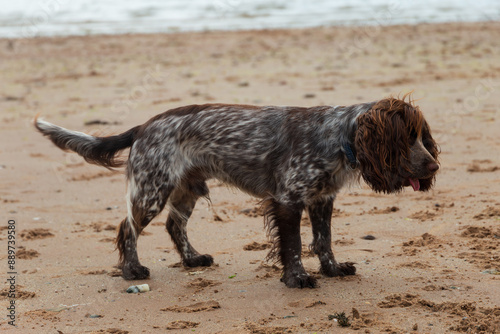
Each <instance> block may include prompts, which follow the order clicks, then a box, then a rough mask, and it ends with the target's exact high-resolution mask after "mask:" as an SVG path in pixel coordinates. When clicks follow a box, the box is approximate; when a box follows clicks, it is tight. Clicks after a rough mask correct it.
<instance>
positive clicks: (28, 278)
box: [0, 22, 500, 333]
mask: <svg viewBox="0 0 500 334" xmlns="http://www.w3.org/2000/svg"><path fill="white" fill-rule="evenodd" d="M499 41H500V23H495V22H493V23H475V24H438V25H420V26H393V27H375V28H316V29H304V30H278V31H249V32H213V33H182V34H171V35H161V34H156V35H155V34H153V35H131V36H127V35H125V36H93V37H62V38H37V39H30V40H0V57H1V62H0V73H1V90H0V116H1V120H2V121H1V123H0V129H1V131H0V189H1V190H0V201H1V206H2V217H3V218H2V220H3V222H2V226H3V227H2V230H1V232H0V239H1V244H2V246H1V248H0V249H1V251H0V257H1V260H2V268H4V269H3V270H4V272H6V267H7V259H6V257H7V251H6V249H7V246H6V243H7V240H6V238H7V232H6V230H5V228H4V227H5V226H7V219H8V218H13V219H15V221H16V229H17V232H18V233H17V245H18V246H19V251H18V259H17V268H16V269H17V270H18V272H19V276H18V282H17V283H18V286H17V288H18V293H19V296H18V300H17V324H18V330H17V332H19V333H164V332H166V331H167V329H168V330H169V331H170V332H179V333H188V332H193V331H194V332H197V333H314V332H317V333H354V332H360V333H382V332H383V333H386V332H389V333H408V332H416V333H445V332H453V331H457V332H468V333H476V332H486V333H498V332H500V276H498V271H495V270H500V256H499V254H500V250H499V249H500V245H499V243H500V239H499V237H500V227H499V219H500V155H499V152H500V134H499V129H500V126H499V125H500V113H499V107H498V106H499V105H500V93H499V91H500V42H499ZM409 90H414V97H415V98H416V99H418V104H419V105H420V107H421V108H422V110H423V111H424V113H425V115H426V117H427V120H428V121H429V123H430V124H431V127H432V130H433V134H434V136H435V138H436V139H437V141H438V142H439V144H440V145H441V149H442V154H441V156H440V158H441V163H442V166H441V170H440V173H439V175H438V179H437V185H436V188H435V189H434V190H433V191H431V192H429V193H415V192H413V191H411V189H410V188H408V189H407V190H406V191H405V192H404V193H402V194H399V195H382V194H374V193H373V192H371V191H370V190H369V189H368V188H367V186H366V185H364V184H362V185H360V186H359V187H353V188H351V189H345V190H344V191H342V193H341V194H340V195H339V196H338V200H337V201H336V203H335V207H336V209H337V211H336V212H335V214H334V218H333V227H332V230H333V236H334V245H333V247H334V252H335V254H336V257H337V259H339V261H352V262H356V263H357V268H358V273H357V275H356V276H354V277H347V278H326V277H321V276H319V275H318V271H317V269H318V261H317V259H316V258H314V257H312V256H310V255H309V253H308V252H307V245H308V244H309V242H310V241H311V232H310V228H309V223H308V221H307V219H306V218H304V220H303V229H302V235H303V244H304V264H305V267H306V269H307V270H309V271H310V272H312V273H315V274H316V275H318V276H319V284H320V287H319V288H318V289H305V290H298V289H288V288H286V287H285V285H284V284H283V283H281V282H280V281H279V277H280V271H279V269H278V268H276V267H273V266H272V264H268V263H265V262H263V259H264V257H265V255H266V252H267V250H266V247H267V246H266V236H265V232H264V230H263V223H262V217H260V216H259V213H258V210H253V209H254V208H256V207H257V200H256V199H253V198H251V197H249V196H247V195H245V194H242V193H240V192H238V191H236V190H234V189H228V188H226V187H225V186H223V185H221V184H219V183H217V182H211V198H212V202H213V206H211V207H210V206H209V205H208V204H207V203H206V202H204V201H200V202H199V204H198V206H197V208H196V210H195V212H194V214H193V217H192V218H191V220H190V223H189V225H188V228H189V233H190V237H191V240H192V242H193V244H194V245H195V247H196V248H197V249H198V250H200V251H201V252H206V253H210V254H212V255H213V256H214V258H215V262H216V265H214V266H212V267H210V268H196V269H194V270H186V269H184V268H181V267H179V266H178V265H176V263H178V261H179V258H178V255H177V254H176V252H175V251H174V249H173V245H172V243H171V241H170V239H169V237H168V235H167V233H166V232H165V228H164V221H165V219H166V212H164V213H162V215H161V216H159V217H158V218H156V219H155V220H154V221H153V223H152V224H151V225H150V226H149V227H148V228H147V229H146V233H145V234H144V235H143V236H141V237H140V239H139V255H140V258H141V261H142V263H143V264H144V265H146V266H148V267H149V268H150V269H151V273H152V275H151V278H150V279H149V280H146V281H140V282H139V281H138V282H127V281H124V280H123V279H122V278H121V277H117V276H116V275H117V271H116V269H115V268H114V265H115V264H116V262H117V256H118V254H117V252H116V251H114V246H113V238H114V236H115V228H116V226H117V224H118V223H119V221H120V220H121V219H122V218H123V217H124V216H125V214H126V206H125V200H124V194H125V183H124V176H123V175H122V174H120V173H111V172H109V171H107V170H105V169H103V168H100V167H96V166H91V165H88V164H86V163H84V162H83V160H82V159H81V158H79V157H78V156H76V155H74V154H70V153H64V152H62V151H60V150H59V149H57V148H56V147H54V146H53V145H52V144H51V143H50V142H49V141H47V140H46V139H44V138H42V136H41V135H40V134H39V133H37V132H35V131H34V128H33V127H32V125H31V123H30V122H31V120H32V118H33V117H34V115H35V114H36V113H41V114H42V115H43V117H44V118H45V119H47V120H49V121H51V122H54V123H57V124H60V125H62V126H65V127H68V128H71V129H75V130H79V131H84V132H88V133H94V134H111V133H119V132H122V131H124V130H127V129H129V128H130V127H132V126H135V125H137V124H140V123H142V122H145V121H146V120H147V119H149V118H150V117H151V116H153V115H155V114H157V113H159V112H162V111H164V110H167V109H169V108H172V107H177V106H181V105H186V104H193V103H206V102H227V103H249V104H259V105H271V104H277V105H300V106H312V105H320V104H332V105H336V104H342V105H345V104H353V103H357V102H361V101H372V100H376V99H380V98H383V97H386V96H388V95H390V94H398V93H404V92H407V91H409ZM88 122H91V123H93V124H94V125H85V124H86V123H87V124H89V123H88ZM99 123H100V124H99ZM365 235H373V236H374V237H375V240H365V239H362V237H363V236H365ZM21 247H23V248H22V249H21ZM495 273H497V274H496V275H495ZM139 283H148V284H149V285H150V287H151V291H149V292H146V293H142V294H135V295H134V294H127V293H125V292H124V291H125V289H126V288H127V287H128V286H130V285H132V284H139ZM6 287H7V286H5V287H4V288H6ZM5 291H6V290H5V289H4V290H2V293H1V294H0V305H1V306H2V309H4V307H6V306H7V305H8V300H7V297H6V296H5ZM337 312H345V313H346V315H347V316H348V317H349V318H350V321H351V323H352V325H351V327H346V328H341V327H339V326H338V323H337V322H336V321H335V320H330V318H331V316H330V315H333V314H334V313H337ZM5 314H6V311H5V309H4V311H3V313H2V315H0V318H1V319H2V322H1V324H0V331H6V332H14V331H13V329H12V328H11V326H9V325H7V318H6V317H5ZM329 316H330V317H329Z"/></svg>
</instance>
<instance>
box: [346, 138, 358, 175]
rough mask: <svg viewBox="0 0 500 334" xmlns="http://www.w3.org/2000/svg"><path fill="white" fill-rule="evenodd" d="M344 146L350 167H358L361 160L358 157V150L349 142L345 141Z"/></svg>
mask: <svg viewBox="0 0 500 334" xmlns="http://www.w3.org/2000/svg"><path fill="white" fill-rule="evenodd" d="M343 148H344V153H345V155H346V157H347V160H349V167H351V169H356V168H358V166H359V161H358V160H357V159H356V151H355V150H353V148H352V147H351V145H350V144H349V143H344V145H343Z"/></svg>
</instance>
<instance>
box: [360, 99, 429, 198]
mask: <svg viewBox="0 0 500 334" xmlns="http://www.w3.org/2000/svg"><path fill="white" fill-rule="evenodd" d="M422 121H423V116H422V113H421V112H420V111H419V110H418V108H415V107H413V106H412V105H410V104H409V103H407V102H405V101H403V100H399V99H395V98H388V99H384V100H381V101H379V102H377V103H376V104H375V105H374V106H373V107H372V108H371V109H370V110H369V111H368V112H366V113H365V114H363V115H360V116H359V117H358V119H357V124H358V129H357V132H356V138H355V147H356V151H357V153H358V157H357V158H358V161H359V162H360V169H361V175H362V176H363V179H364V180H365V181H366V183H368V185H370V187H371V188H372V189H373V190H374V191H376V192H384V193H392V192H398V191H400V190H402V188H403V182H404V180H403V179H402V178H401V176H400V175H401V173H400V171H401V170H407V171H410V167H411V166H410V161H409V155H410V136H409V135H408V134H409V132H410V131H411V129H415V130H417V129H421V126H422ZM417 131H419V130H417Z"/></svg>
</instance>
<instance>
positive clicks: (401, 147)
mask: <svg viewBox="0 0 500 334" xmlns="http://www.w3.org/2000/svg"><path fill="white" fill-rule="evenodd" d="M35 126H36V128H37V129H38V130H39V131H40V132H41V133H43V135H45V136H47V137H48V138H49V139H50V140H51V141H52V142H53V143H54V144H55V145H57V146H58V147H59V148H61V149H63V150H71V151H75V152H76V153H78V154H79V155H81V156H82V157H83V158H85V160H86V161H88V162H90V163H93V164H97V165H101V166H104V167H107V168H116V167H122V166H126V175H127V181H128V191H127V209H128V214H127V217H126V218H125V219H124V220H123V221H122V222H121V224H120V227H119V232H118V236H117V238H116V246H117V248H118V250H119V253H120V266H121V268H122V270H123V278H125V279H127V280H135V279H144V278H147V277H149V269H148V268H146V267H144V266H142V265H141V264H140V262H139V258H138V255H137V238H138V236H139V234H140V233H141V231H142V230H143V229H144V228H145V227H146V226H147V225H148V224H149V222H151V220H152V219H153V218H154V217H156V216H157V215H158V214H159V213H160V212H161V211H162V210H163V208H164V207H165V205H166V204H167V203H168V205H169V207H170V212H169V216H168V219H167V222H166V227H167V230H168V232H169V234H170V236H171V238H172V241H173V243H174V244H175V247H176V248H177V251H178V252H179V254H180V256H181V258H182V263H183V264H184V265H185V266H187V267H196V266H210V265H211V264H212V263H213V258H212V256H210V255H207V254H204V255H202V254H200V253H198V251H196V250H195V249H194V247H193V246H192V245H191V244H190V243H189V241H188V237H187V234H186V224H187V221H188V218H189V216H190V215H191V213H192V211H193V208H194V206H195V204H196V201H197V199H198V198H200V197H208V194H209V190H208V187H207V184H206V180H208V179H211V178H215V179H218V180H221V181H223V182H225V183H227V184H229V185H231V186H235V187H237V188H239V189H241V190H243V191H244V192H247V193H249V194H250V195H253V196H255V197H258V198H261V199H262V203H263V205H264V212H265V222H266V226H267V229H268V233H269V236H270V237H271V238H272V239H273V241H274V242H273V245H274V246H273V248H272V249H271V251H270V253H269V255H268V258H277V259H279V260H280V261H281V263H282V265H283V276H282V281H283V282H284V283H285V284H286V286H288V287H299V288H303V287H311V288H312V287H315V286H316V285H317V282H316V279H315V278H313V277H311V276H310V275H309V274H308V273H307V272H306V271H305V269H304V267H303V265H302V261H301V248H302V247H301V238H300V220H301V215H302V211H304V210H306V211H307V213H308V215H309V218H310V220H311V224H312V232H313V241H312V243H311V249H312V250H313V251H314V253H316V254H317V255H318V257H319V260H320V263H321V272H322V273H323V274H324V275H326V276H343V275H353V274H355V272H356V268H355V267H354V264H353V263H351V262H346V263H339V262H337V261H336V260H335V258H334V256H333V252H332V249H331V231H330V223H331V217H332V209H333V201H334V199H335V196H336V194H337V193H338V192H339V190H340V189H341V188H342V187H343V186H344V185H346V184H348V183H350V182H351V181H356V180H358V179H359V177H360V176H361V177H362V178H363V179H364V180H365V181H366V183H367V184H368V185H369V186H370V187H371V188H372V189H373V190H374V191H376V192H383V193H397V192H399V191H401V190H402V189H403V187H405V186H412V187H413V189H414V190H415V191H427V190H429V189H430V188H431V187H432V186H433V184H434V180H435V174H436V172H437V170H438V169H439V163H438V160H437V157H438V153H439V149H438V146H437V145H436V142H435V141H434V140H433V138H432V136H431V132H430V128H429V125H428V124H427V122H426V121H425V119H424V116H423V115H422V112H421V111H420V109H419V108H418V107H417V106H415V105H413V103H412V102H411V101H405V97H403V99H398V98H392V97H391V98H386V99H383V100H380V101H376V102H371V103H362V104H355V105H351V106H319V107H311V108H301V107H276V106H266V107H258V106H249V105H233V104H204V105H190V106H185V107H180V108H176V109H172V110H169V111H166V112H164V113H162V114H159V115H157V116H155V117H153V118H151V119H150V120H149V121H147V122H146V123H144V124H142V125H139V126H136V127H134V128H132V129H130V130H128V131H126V132H124V133H122V134H120V135H116V136H109V137H94V136H90V135H87V134H84V133H81V132H76V131H70V130H67V129H64V128H62V127H59V126H57V125H54V124H51V123H48V122H45V121H43V120H41V119H36V120H35ZM129 147H130V153H129V156H128V159H127V160H125V161H122V160H120V159H119V158H118V157H117V155H118V153H119V152H120V151H121V150H124V149H126V148H129Z"/></svg>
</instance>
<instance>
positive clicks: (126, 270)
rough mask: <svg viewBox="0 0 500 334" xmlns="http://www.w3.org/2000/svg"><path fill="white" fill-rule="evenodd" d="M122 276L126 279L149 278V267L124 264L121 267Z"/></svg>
mask: <svg viewBox="0 0 500 334" xmlns="http://www.w3.org/2000/svg"><path fill="white" fill-rule="evenodd" d="M122 277H123V278H124V279H126V280H127V281H132V280H141V279H146V278H149V269H148V268H147V267H144V266H141V265H140V264H139V265H137V264H136V265H124V266H123V268H122Z"/></svg>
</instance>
